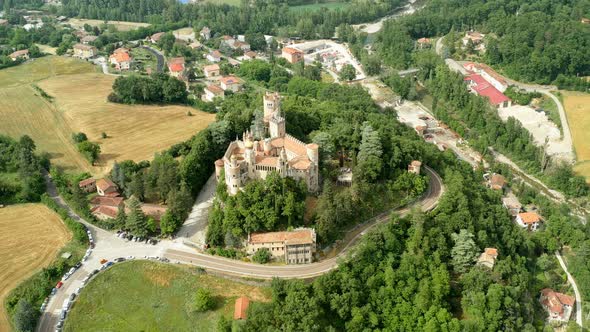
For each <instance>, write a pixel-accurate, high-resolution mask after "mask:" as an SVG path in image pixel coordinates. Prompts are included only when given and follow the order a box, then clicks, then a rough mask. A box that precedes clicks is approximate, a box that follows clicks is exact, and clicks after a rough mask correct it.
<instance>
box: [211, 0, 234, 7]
mask: <svg viewBox="0 0 590 332" xmlns="http://www.w3.org/2000/svg"><path fill="white" fill-rule="evenodd" d="M205 2H209V3H213V4H216V5H230V6H240V5H241V4H242V1H241V0H205Z"/></svg>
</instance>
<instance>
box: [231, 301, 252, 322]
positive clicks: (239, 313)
mask: <svg viewBox="0 0 590 332" xmlns="http://www.w3.org/2000/svg"><path fill="white" fill-rule="evenodd" d="M249 306H250V300H249V299H248V298H247V297H246V296H241V297H240V298H238V299H237V300H236V304H235V308H234V319H246V316H247V313H248V307H249Z"/></svg>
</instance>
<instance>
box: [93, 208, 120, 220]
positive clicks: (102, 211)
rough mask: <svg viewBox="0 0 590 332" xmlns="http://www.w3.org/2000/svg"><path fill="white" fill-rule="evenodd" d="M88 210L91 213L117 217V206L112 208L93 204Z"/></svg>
mask: <svg viewBox="0 0 590 332" xmlns="http://www.w3.org/2000/svg"><path fill="white" fill-rule="evenodd" d="M90 212H92V214H104V215H105V216H107V217H109V218H116V217H117V208H113V207H111V206H106V205H99V206H95V207H94V208H92V209H91V210H90Z"/></svg>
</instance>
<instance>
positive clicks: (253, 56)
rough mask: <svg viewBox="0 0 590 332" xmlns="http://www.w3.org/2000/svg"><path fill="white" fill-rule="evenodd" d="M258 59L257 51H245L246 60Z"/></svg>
mask: <svg viewBox="0 0 590 332" xmlns="http://www.w3.org/2000/svg"><path fill="white" fill-rule="evenodd" d="M254 59H256V52H254V51H248V52H245V53H244V60H254Z"/></svg>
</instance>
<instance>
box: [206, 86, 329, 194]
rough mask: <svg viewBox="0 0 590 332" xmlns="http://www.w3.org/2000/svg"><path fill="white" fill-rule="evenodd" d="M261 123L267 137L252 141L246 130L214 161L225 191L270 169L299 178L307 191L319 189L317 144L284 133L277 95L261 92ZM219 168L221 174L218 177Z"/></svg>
mask: <svg viewBox="0 0 590 332" xmlns="http://www.w3.org/2000/svg"><path fill="white" fill-rule="evenodd" d="M263 106H264V119H263V121H264V125H265V128H266V129H267V130H268V131H267V132H268V133H270V137H268V138H265V139H263V140H260V141H255V140H254V139H253V136H252V134H251V133H250V132H249V131H246V132H245V133H244V134H243V135H242V140H236V141H233V142H231V143H230V144H229V146H228V147H227V150H226V152H225V154H224V155H223V158H222V159H220V160H218V161H217V162H215V174H216V177H217V180H218V181H224V182H225V184H226V186H227V188H228V190H227V191H228V193H229V194H230V195H235V194H237V193H238V191H239V190H240V189H241V188H242V187H243V186H244V185H245V184H246V182H247V181H248V180H249V179H265V178H266V176H267V175H268V174H269V173H270V172H277V173H279V174H280V175H281V176H282V177H290V178H293V179H295V180H303V181H305V183H306V185H307V189H308V190H309V191H310V192H317V191H319V146H318V145H317V144H314V143H312V144H305V143H303V142H301V141H300V140H298V139H296V138H295V137H293V136H291V135H289V134H287V133H286V130H285V125H286V121H285V118H284V117H283V116H282V114H281V108H280V95H279V94H278V93H268V92H267V93H266V94H265V95H264V105H263ZM222 169H224V170H225V178H224V179H220V178H219V177H220V174H221V171H222Z"/></svg>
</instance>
